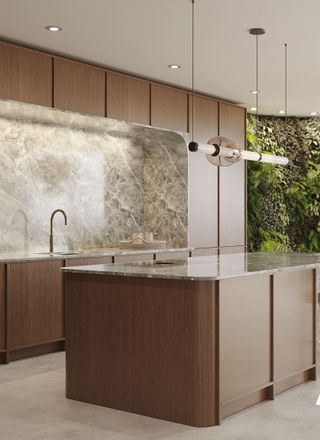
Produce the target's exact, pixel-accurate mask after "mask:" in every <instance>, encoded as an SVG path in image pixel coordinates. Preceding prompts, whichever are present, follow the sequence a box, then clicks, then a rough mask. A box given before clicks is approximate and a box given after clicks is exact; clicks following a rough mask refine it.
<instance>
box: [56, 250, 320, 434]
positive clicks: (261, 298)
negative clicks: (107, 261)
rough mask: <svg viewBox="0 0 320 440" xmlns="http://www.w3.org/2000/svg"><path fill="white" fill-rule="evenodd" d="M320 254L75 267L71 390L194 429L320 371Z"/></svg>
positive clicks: (70, 282)
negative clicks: (319, 352) (319, 360)
mask: <svg viewBox="0 0 320 440" xmlns="http://www.w3.org/2000/svg"><path fill="white" fill-rule="evenodd" d="M318 267H320V255H312V254H265V253H253V254H231V255H221V256H210V257H193V258H189V259H187V260H185V261H168V262H166V261H161V262H156V261H150V262H142V263H136V264H121V265H120V264H115V265H92V266H80V267H79V266H78V267H68V268H63V272H64V277H65V295H66V351H67V365H66V368H67V373H66V379H67V383H66V387H67V388H66V395H67V397H68V398H70V399H75V400H80V401H83V402H88V403H92V404H97V405H102V406H107V407H110V408H116V409H120V410H124V411H129V412H133V413H138V414H142V415H146V416H151V417H156V418H161V419H165V420H170V421H174V422H178V423H183V424H188V425H192V426H213V425H215V424H219V423H220V422H221V419H222V418H224V417H226V416H228V415H231V414H233V413H235V412H237V411H240V410H241V409H244V408H247V407H249V406H251V405H254V404H255V403H258V402H261V401H263V400H267V399H274V398H275V396H276V395H277V394H278V393H280V392H282V391H285V390H287V389H289V388H291V387H293V386H295V385H298V384H300V383H303V382H305V381H307V380H315V378H316V322H317V320H316V313H317V294H316V273H317V268H318Z"/></svg>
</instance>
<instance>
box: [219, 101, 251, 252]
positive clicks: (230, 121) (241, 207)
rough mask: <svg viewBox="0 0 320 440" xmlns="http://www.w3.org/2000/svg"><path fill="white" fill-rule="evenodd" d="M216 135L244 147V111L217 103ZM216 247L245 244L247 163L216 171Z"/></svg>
mask: <svg viewBox="0 0 320 440" xmlns="http://www.w3.org/2000/svg"><path fill="white" fill-rule="evenodd" d="M219 135H220V136H226V137H230V138H232V139H233V140H234V141H236V142H237V143H238V144H240V145H242V146H245V145H246V139H245V138H246V111H245V110H244V109H243V108H240V107H235V106H233V105H229V104H224V103H220V108H219ZM219 213H220V219H219V246H220V247H224V246H244V245H245V244H246V162H245V161H243V160H242V161H240V162H238V163H236V164H234V165H232V166H230V167H220V168H219Z"/></svg>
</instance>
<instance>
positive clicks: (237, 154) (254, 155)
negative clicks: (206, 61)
mask: <svg viewBox="0 0 320 440" xmlns="http://www.w3.org/2000/svg"><path fill="white" fill-rule="evenodd" d="M191 4H192V12H191V23H192V26H191V28H192V29H191V34H192V46H191V47H192V51H191V52H192V56H191V58H192V60H191V76H192V95H191V96H192V99H191V139H192V140H191V142H190V143H189V145H188V148H189V151H191V152H198V153H203V154H206V155H207V159H208V160H209V162H211V163H212V164H213V165H217V166H230V165H232V164H234V163H235V162H238V161H239V160H241V159H243V160H252V161H255V162H265V163H271V164H277V165H287V164H288V162H289V160H288V158H287V157H283V156H275V155H271V154H262V153H260V152H255V151H248V150H244V149H243V147H242V146H240V145H238V144H237V143H236V142H235V141H233V140H232V139H229V138H226V137H224V136H216V137H214V138H212V139H210V140H209V141H208V143H207V144H203V143H198V142H196V141H195V140H194V39H195V38H194V8H195V0H191ZM249 33H250V35H254V36H255V37H256V89H255V90H254V92H256V93H255V97H256V107H255V108H256V131H257V120H258V114H259V113H258V112H259V42H258V37H259V36H260V35H263V34H264V33H265V31H264V29H261V28H252V29H250V30H249Z"/></svg>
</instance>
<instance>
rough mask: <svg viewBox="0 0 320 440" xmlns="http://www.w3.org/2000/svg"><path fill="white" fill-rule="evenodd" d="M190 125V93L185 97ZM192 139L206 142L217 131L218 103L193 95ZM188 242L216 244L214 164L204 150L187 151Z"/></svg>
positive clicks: (216, 198) (190, 244) (206, 244)
mask: <svg viewBox="0 0 320 440" xmlns="http://www.w3.org/2000/svg"><path fill="white" fill-rule="evenodd" d="M189 103H190V107H189V115H190V124H189V126H190V131H191V129H192V119H191V118H192V96H190V99H189ZM193 121H194V124H193V132H194V140H195V141H197V142H203V143H207V142H208V140H209V139H211V138H213V137H214V136H217V135H218V103H217V102H216V101H213V100H212V99H207V98H202V97H199V96H194V98H193ZM188 216H189V246H191V247H197V248H198V247H200V248H201V247H217V246H218V168H217V167H216V166H213V165H212V164H211V163H210V162H209V161H208V159H207V158H206V156H205V155H204V154H200V153H199V154H198V153H191V152H189V211H188Z"/></svg>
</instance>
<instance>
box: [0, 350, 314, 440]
mask: <svg viewBox="0 0 320 440" xmlns="http://www.w3.org/2000/svg"><path fill="white" fill-rule="evenodd" d="M64 362H65V359H64V353H54V354H51V355H46V356H41V357H37V358H33V359H28V360H23V361H17V362H13V363H11V364H9V365H1V366H0V440H67V439H68V440H69V439H70V440H73V439H76V440H158V439H166V440H182V439H183V440H209V439H210V440H271V439H272V440H319V439H320V406H317V405H316V401H317V399H318V397H319V394H320V380H318V381H317V382H309V383H307V384H305V385H302V386H298V387H296V388H294V389H292V390H290V391H287V392H285V393H283V394H281V395H280V396H278V397H277V399H276V400H275V401H268V402H264V403H262V404H259V405H257V406H255V407H252V408H250V409H247V410H245V411H242V412H241V413H238V414H236V415H234V416H231V417H229V418H228V419H225V420H224V421H223V423H222V425H221V426H216V427H213V428H192V427H188V426H183V425H179V424H175V423H170V422H165V421H161V420H156V419H152V418H149V417H142V416H138V415H134V414H129V413H125V412H122V411H116V410H111V409H108V408H102V407H98V406H94V405H88V404H84V403H81V402H75V401H70V400H67V399H65V397H64V386H65V385H64V376H65V370H64Z"/></svg>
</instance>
